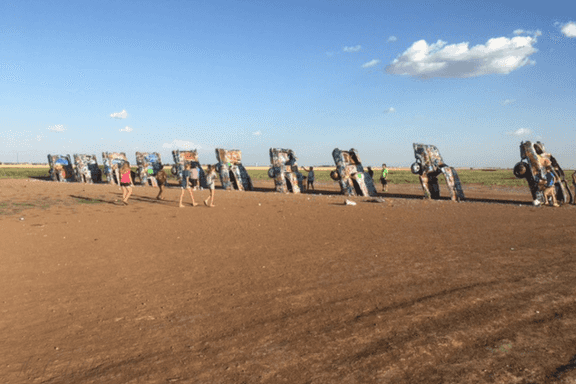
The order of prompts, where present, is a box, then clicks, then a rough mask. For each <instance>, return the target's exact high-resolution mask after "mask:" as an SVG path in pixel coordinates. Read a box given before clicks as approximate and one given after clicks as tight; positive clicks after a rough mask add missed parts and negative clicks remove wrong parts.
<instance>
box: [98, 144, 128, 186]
mask: <svg viewBox="0 0 576 384" xmlns="http://www.w3.org/2000/svg"><path fill="white" fill-rule="evenodd" d="M102 161H103V162H104V174H105V175H106V180H107V181H108V184H117V185H120V168H122V166H123V165H124V163H128V158H127V157H126V153H124V152H102ZM130 173H132V172H130ZM132 182H134V175H132Z"/></svg>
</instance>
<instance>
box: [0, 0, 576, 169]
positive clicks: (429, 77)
mask: <svg viewBox="0 0 576 384" xmlns="http://www.w3.org/2000/svg"><path fill="white" fill-rule="evenodd" d="M569 3H570V2H547V3H545V4H543V3H542V2H526V1H510V2H505V4H503V3H501V2H491V1H468V2H462V1H436V2H431V1H402V2H384V1H337V0H332V1H314V0H311V1H288V2H273V1H217V0H216V1H162V2H160V1H110V2H108V1H92V2H79V1H75V2H64V1H53V2H46V1H35V2H30V1H13V2H10V1H4V2H1V3H0V117H1V118H0V161H4V162H14V161H16V159H17V158H18V160H20V161H29V162H45V161H46V155H47V154H48V153H50V154H67V153H69V154H73V153H89V154H93V153H95V154H97V155H98V158H99V160H101V152H103V151H124V152H126V153H127V155H128V158H129V160H130V161H132V162H134V161H135V156H134V153H135V152H136V151H146V152H154V151H156V152H160V153H161V154H162V157H163V162H164V163H171V162H172V159H171V155H170V153H171V151H172V150H173V149H176V148H179V149H194V148H197V149H198V150H199V153H200V160H201V162H202V163H214V162H215V161H216V157H215V154H214V148H228V149H240V150H242V152H243V162H244V163H245V164H254V163H258V164H260V165H264V164H268V163H269V157H268V149H269V148H270V147H281V148H291V149H293V150H294V151H295V153H296V155H297V156H298V158H299V164H301V165H320V164H333V160H332V157H331V153H332V150H333V149H334V148H336V147H338V148H341V149H350V148H356V149H357V150H358V151H359V153H360V156H361V158H362V160H363V162H364V163H365V164H367V165H370V164H372V165H379V164H381V163H382V162H386V163H387V164H388V165H389V166H390V165H392V166H409V165H410V164H411V163H412V162H413V161H414V154H413V151H412V143H414V142H420V143H424V144H434V145H436V146H437V147H438V148H439V150H440V153H441V154H442V155H443V157H444V160H445V161H446V162H447V163H448V164H449V165H453V166H458V167H460V166H465V167H467V166H471V167H512V166H513V165H514V164H515V163H516V162H517V161H519V144H520V141H521V140H541V141H542V142H543V143H544V144H545V146H546V148H547V150H548V151H549V152H550V153H552V154H553V155H554V156H555V157H556V158H557V159H558V161H559V163H560V165H561V166H563V167H564V168H572V169H573V168H575V167H576V135H575V133H576V129H575V128H576V108H575V107H576V94H575V89H576V76H575V75H576V69H575V67H574V63H575V62H576V22H575V21H576V5H568V4H569ZM560 4H564V5H560Z"/></svg>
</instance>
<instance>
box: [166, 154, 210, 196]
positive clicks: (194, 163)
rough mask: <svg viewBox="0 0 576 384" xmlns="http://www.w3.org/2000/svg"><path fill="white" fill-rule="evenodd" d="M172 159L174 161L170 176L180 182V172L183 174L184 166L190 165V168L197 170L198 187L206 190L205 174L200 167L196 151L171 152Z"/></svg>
mask: <svg viewBox="0 0 576 384" xmlns="http://www.w3.org/2000/svg"><path fill="white" fill-rule="evenodd" d="M172 158H173V159H174V165H173V166H172V174H173V175H174V176H176V177H177V178H178V181H181V180H182V172H184V167H185V166H186V164H190V166H191V167H192V168H198V179H199V182H200V185H201V186H202V187H204V188H206V174H205V172H204V170H203V169H202V167H201V165H200V160H199V158H198V151H197V150H194V151H180V150H178V149H177V150H175V151H172Z"/></svg>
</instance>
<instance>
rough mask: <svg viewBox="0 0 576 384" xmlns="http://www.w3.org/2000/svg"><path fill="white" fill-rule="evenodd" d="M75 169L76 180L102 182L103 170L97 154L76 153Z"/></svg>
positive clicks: (89, 182)
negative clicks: (99, 165)
mask: <svg viewBox="0 0 576 384" xmlns="http://www.w3.org/2000/svg"><path fill="white" fill-rule="evenodd" d="M74 170H75V172H76V180H77V181H79V182H81V183H88V184H92V183H100V182H101V181H102V171H101V170H100V168H99V167H98V160H97V159H96V155H85V154H78V153H75V154H74Z"/></svg>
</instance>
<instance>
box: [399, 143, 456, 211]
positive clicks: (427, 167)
mask: <svg viewBox="0 0 576 384" xmlns="http://www.w3.org/2000/svg"><path fill="white" fill-rule="evenodd" d="M413 147H414V156H415V157H416V162H415V163H413V164H412V166H411V167H410V170H411V171H412V173H413V174H415V175H418V176H419V177H420V184H421V185H422V189H423V190H424V195H425V197H427V198H432V199H438V198H440V186H439V185H438V176H439V175H440V174H444V177H445V179H446V184H447V185H448V190H449V191H450V194H451V198H452V200H453V201H461V200H464V198H465V197H464V191H463V190H462V183H461V182H460V178H459V177H458V173H457V172H456V169H455V168H453V167H450V166H448V165H447V164H446V163H445V162H444V160H443V159H442V156H440V151H438V148H436V147H435V146H434V145H426V144H416V143H414V144H413Z"/></svg>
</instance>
